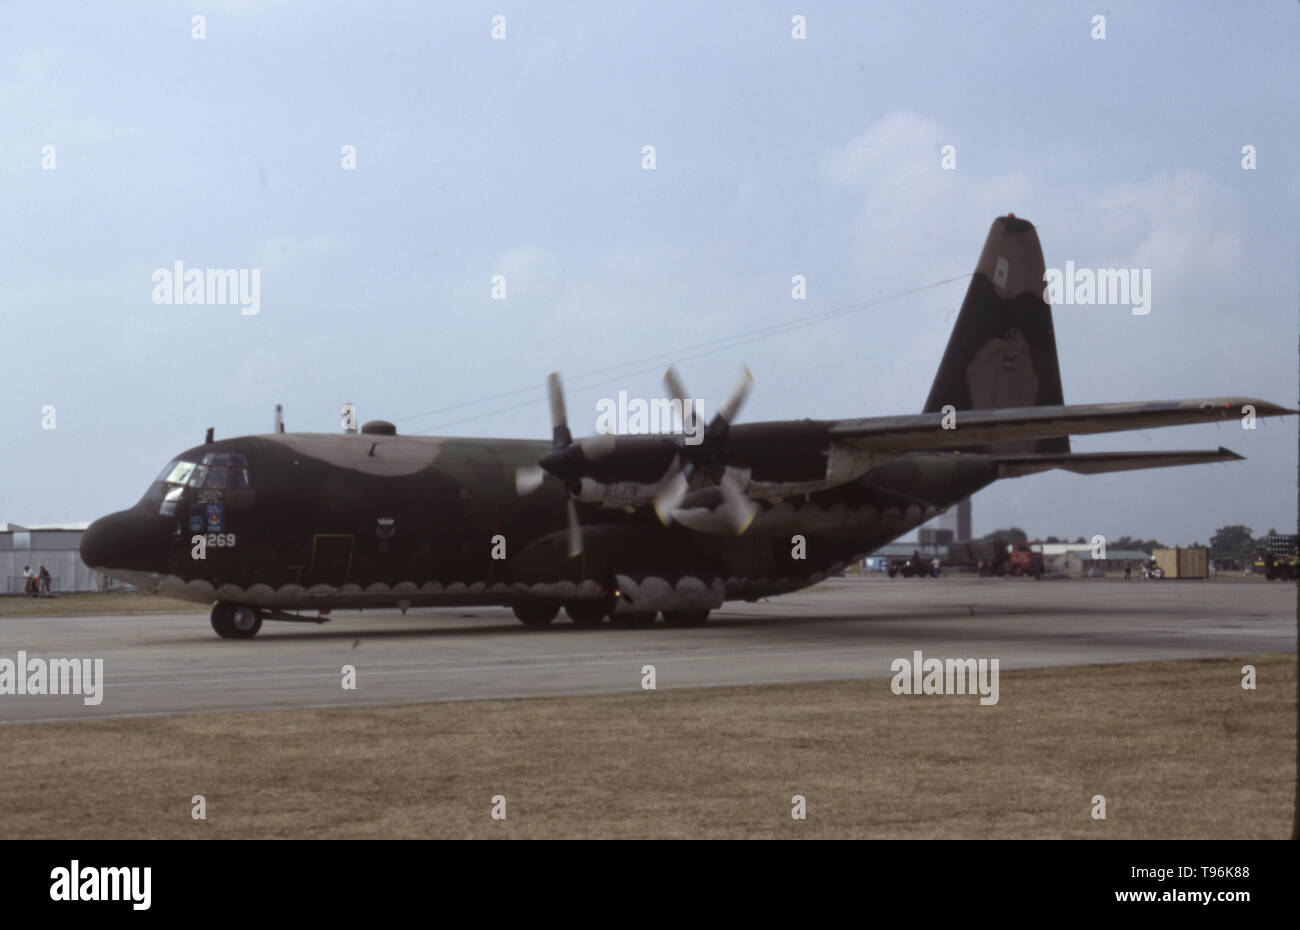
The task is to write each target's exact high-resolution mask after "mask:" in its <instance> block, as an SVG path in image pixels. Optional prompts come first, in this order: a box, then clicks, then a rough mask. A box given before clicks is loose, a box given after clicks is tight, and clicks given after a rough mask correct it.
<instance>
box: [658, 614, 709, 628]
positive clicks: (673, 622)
mask: <svg viewBox="0 0 1300 930" xmlns="http://www.w3.org/2000/svg"><path fill="white" fill-rule="evenodd" d="M708 622H709V612H708V611H707V610H665V611H664V623H666V624H668V625H669V626H671V627H677V628H681V627H694V626H704V624H706V623H708Z"/></svg>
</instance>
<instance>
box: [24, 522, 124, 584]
mask: <svg viewBox="0 0 1300 930" xmlns="http://www.w3.org/2000/svg"><path fill="white" fill-rule="evenodd" d="M89 525H90V524H89V523H51V524H46V525H44V526H22V525H20V524H18V523H5V524H3V525H0V594H22V593H23V566H25V565H30V566H31V568H32V570H33V571H36V570H37V569H39V567H40V566H42V565H44V566H45V569H46V571H48V572H49V573H50V592H51V593H53V594H72V593H76V592H83V591H109V590H121V589H123V588H125V587H127V586H126V585H124V584H123V583H122V582H120V581H116V580H114V579H111V578H109V577H107V576H106V575H101V574H100V573H99V572H95V571H91V570H90V569H89V568H87V567H86V565H85V563H84V562H82V561H81V553H80V551H79V550H80V547H81V536H82V534H83V533H85V531H86V527H87V526H89Z"/></svg>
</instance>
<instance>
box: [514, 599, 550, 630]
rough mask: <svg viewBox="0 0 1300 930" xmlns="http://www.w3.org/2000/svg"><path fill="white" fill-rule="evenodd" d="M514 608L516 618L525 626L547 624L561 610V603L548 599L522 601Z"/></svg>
mask: <svg viewBox="0 0 1300 930" xmlns="http://www.w3.org/2000/svg"><path fill="white" fill-rule="evenodd" d="M513 609H514V612H515V619H516V620H518V621H519V622H520V623H522V624H523V625H524V626H546V625H547V624H548V623H550V622H551V621H552V620H554V619H555V615H556V614H558V613H559V612H560V605H559V604H549V603H547V602H546V601H520V602H519V603H518V604H515V605H514V608H513Z"/></svg>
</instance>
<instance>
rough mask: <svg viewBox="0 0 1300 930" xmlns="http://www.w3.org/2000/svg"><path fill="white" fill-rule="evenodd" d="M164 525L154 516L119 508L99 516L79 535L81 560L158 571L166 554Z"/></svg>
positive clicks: (94, 565) (95, 565)
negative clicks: (106, 514)
mask: <svg viewBox="0 0 1300 930" xmlns="http://www.w3.org/2000/svg"><path fill="white" fill-rule="evenodd" d="M167 543H168V536H167V528H166V527H165V526H163V525H162V524H161V523H160V521H159V520H158V518H157V517H156V516H151V515H149V514H145V513H141V512H140V511H138V510H120V511H118V512H117V513H111V514H109V515H108V516H106V517H100V518H99V519H98V520H96V521H95V522H94V523H92V524H90V526H89V527H87V528H86V532H85V534H84V535H82V537H81V561H83V562H85V563H86V565H87V566H88V567H90V568H96V569H103V568H123V569H139V570H144V571H158V570H159V569H160V567H161V563H162V562H164V561H165V560H166V557H167Z"/></svg>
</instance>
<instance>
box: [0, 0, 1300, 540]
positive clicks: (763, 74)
mask: <svg viewBox="0 0 1300 930" xmlns="http://www.w3.org/2000/svg"><path fill="white" fill-rule="evenodd" d="M195 13H201V14H202V15H204V16H205V17H206V23H205V25H206V38H204V39H202V40H197V39H194V38H192V36H191V31H192V23H191V17H192V16H193V15H194V14H195ZM1097 13H1102V14H1104V15H1105V16H1106V33H1107V35H1106V38H1105V39H1104V40H1096V39H1093V38H1092V37H1091V35H1090V33H1091V31H1092V29H1093V26H1092V17H1093V16H1094V15H1095V14H1097ZM497 14H500V15H503V16H505V18H506V36H507V37H506V38H505V39H504V40H500V41H494V40H493V39H492V38H491V35H490V32H491V28H492V26H491V19H492V17H493V16H494V15H497ZM795 14H801V15H803V16H805V17H806V21H807V38H806V39H805V40H802V41H796V40H794V39H792V38H791V35H790V31H791V17H792V16H794V15H795ZM1298 19H1300V5H1297V4H1295V3H1284V2H1256V3H1243V4H1237V5H1234V6H1232V7H1231V8H1229V7H1226V6H1225V7H1222V8H1221V9H1217V10H1212V9H1210V8H1189V7H1188V6H1187V5H1184V4H1175V3H1143V4H1114V3H1112V4H1109V5H1108V6H1106V7H1104V8H1102V9H1097V8H1095V7H1093V6H1088V5H1084V4H1078V3H1061V4H1051V5H1046V4H1036V3H1025V4H1003V5H998V6H996V7H990V8H988V9H980V8H978V6H977V5H973V4H961V3H956V2H947V3H909V4H906V5H899V6H898V8H894V7H891V6H887V5H879V4H856V3H844V4H829V3H817V4H805V3H793V4H791V3H785V4H774V3H716V4H706V5H703V6H702V7H700V6H697V5H688V4H664V3H644V4H634V3H619V4H595V3H592V4H583V3H566V4H564V5H563V6H562V7H560V8H558V9H548V8H546V7H544V6H543V5H541V4H536V3H527V4H517V5H513V6H512V5H510V4H497V3H493V4H486V5H485V4H475V3H457V4H454V5H451V6H450V8H446V9H444V8H443V5H439V6H437V7H435V6H433V5H430V4H402V3H384V4H373V5H365V6H356V5H352V4H336V3H320V2H311V3H308V2H268V3H253V2H212V3H207V2H205V3H203V4H200V5H197V6H195V7H193V8H191V7H184V6H181V5H177V4H173V3H162V2H153V3H151V2H143V3H136V4H129V5H109V4H102V5H101V4H89V3H87V4H60V3H48V2H38V3H23V2H16V3H15V2H9V3H6V4H5V5H3V6H2V7H0V190H2V191H3V195H0V196H2V197H3V200H2V201H0V202H2V203H3V206H4V210H3V220H4V221H3V223H2V224H0V274H2V275H3V288H0V323H3V331H4V333H5V337H6V338H5V345H6V348H7V350H8V351H6V353H5V362H6V365H5V367H6V379H5V380H6V385H5V403H4V404H3V407H2V408H0V409H2V410H3V413H2V414H0V416H2V417H3V420H2V421H0V427H2V428H0V462H3V465H2V466H0V476H2V478H3V480H0V522H6V521H11V522H17V523H41V522H55V521H73V520H89V519H93V518H94V517H96V516H99V515H101V514H103V513H105V512H107V511H109V510H114V509H118V508H120V507H122V506H126V505H128V504H130V503H131V502H133V501H134V500H135V499H136V498H137V497H138V496H139V494H140V493H141V491H142V490H143V489H144V487H145V485H146V484H147V483H148V481H149V480H150V479H151V478H152V477H153V476H154V475H155V474H156V472H157V471H158V469H159V468H160V467H161V466H162V465H163V463H165V462H166V461H167V460H168V458H169V457H171V455H172V454H173V453H175V452H176V451H178V450H180V449H183V448H186V447H188V446H191V445H194V444H196V443H198V442H200V441H201V440H202V436H203V431H204V429H205V428H206V427H208V426H210V425H211V426H214V427H215V429H216V433H217V435H218V436H231V435H240V434H247V433H258V432H265V431H267V430H269V428H270V424H271V420H272V411H273V408H274V405H275V404H276V403H282V404H284V406H285V415H286V420H287V422H288V426H289V428H290V429H297V430H320V431H327V430H334V429H337V428H338V408H339V407H340V406H341V404H342V403H344V402H345V401H351V402H354V403H355V404H356V405H357V408H358V411H359V414H360V417H361V419H363V420H364V419H371V418H380V417H382V418H385V419H390V420H394V421H396V422H397V423H398V426H399V429H401V430H402V431H403V432H414V431H424V430H435V431H437V432H448V433H451V434H458V435H472V436H532V437H539V438H540V437H544V436H546V435H547V434H548V432H549V420H548V416H547V413H546V409H545V403H544V399H543V397H544V395H543V392H542V384H543V381H544V379H545V377H546V374H547V373H548V372H549V371H552V370H555V369H559V370H560V371H561V372H563V373H565V374H566V375H568V376H569V378H568V380H569V382H570V391H569V398H568V401H569V409H570V419H571V421H572V423H573V425H574V428H575V432H590V431H592V429H593V428H594V423H595V416H596V410H595V405H596V402H597V401H598V400H599V399H600V398H602V397H615V396H617V392H618V391H619V390H627V391H628V392H629V394H631V395H632V396H642V397H650V396H659V395H660V394H661V393H662V388H661V386H660V383H659V373H658V371H657V370H656V371H655V372H645V373H640V374H632V375H627V374H626V373H624V374H619V373H615V375H614V376H612V377H611V378H608V379H606V380H604V381H603V382H602V383H599V384H594V385H592V386H590V387H583V384H584V382H583V381H582V380H581V379H580V378H578V377H577V376H578V375H579V374H581V373H583V372H587V371H592V370H595V369H600V368H605V367H607V366H613V365H618V364H621V363H624V362H635V361H637V360H639V359H643V358H646V357H648V356H657V355H660V354H661V353H662V354H664V356H665V358H667V357H670V356H672V355H673V354H674V353H680V355H679V356H678V357H687V356H689V355H691V354H693V353H690V352H687V351H684V350H686V349H688V348H689V347H691V346H695V345H698V344H700V343H704V342H707V341H709V340H715V339H723V338H727V337H731V336H740V335H742V334H744V333H748V332H751V331H753V330H755V329H757V328H761V327H764V326H769V325H773V324H777V323H782V322H785V321H789V320H798V319H800V318H803V317H815V316H817V315H818V314H821V313H825V312H827V311H829V310H833V309H835V308H836V307H839V306H845V305H850V304H856V303H860V302H863V301H868V300H872V299H875V298H879V297H882V296H885V295H889V294H894V293H897V292H899V291H903V290H907V289H911V288H916V287H919V286H921V285H927V284H931V283H933V282H937V281H941V280H944V279H947V278H951V277H953V276H956V275H963V274H967V273H969V272H970V271H971V270H972V268H973V267H974V264H975V260H976V259H977V257H978V255H979V250H980V247H981V245H982V243H983V240H984V237H985V235H986V233H987V231H988V226H989V223H990V222H991V221H992V219H993V218H994V217H995V216H997V215H999V214H1002V213H1006V212H1008V211H1011V212H1014V213H1016V214H1017V215H1018V216H1024V217H1026V218H1028V219H1030V220H1032V221H1033V222H1034V223H1035V224H1036V225H1037V226H1038V228H1039V234H1040V238H1041V239H1042V242H1043V247H1044V252H1045V255H1046V259H1047V264H1048V266H1049V267H1051V266H1056V267H1059V266H1063V265H1064V263H1065V262H1066V261H1067V260H1070V261H1074V262H1075V263H1076V265H1078V266H1081V267H1083V266H1088V267H1097V266H1114V267H1124V268H1127V267H1138V266H1140V267H1149V268H1150V269H1151V270H1152V276H1153V282H1154V284H1153V291H1154V293H1153V297H1152V310H1151V313H1150V315H1148V316H1144V317H1138V316H1133V315H1132V314H1131V313H1130V311H1129V310H1128V309H1127V308H1126V307H1078V306H1073V307H1064V306H1062V307H1058V308H1056V310H1055V311H1054V319H1055V326H1056V333H1057V342H1058V347H1059V352H1060V357H1061V371H1062V377H1063V381H1064V388H1065V398H1066V402H1067V403H1071V402H1073V403H1084V402H1092V401H1118V400H1146V399H1163V398H1176V397H1196V396H1202V395H1208V396H1213V395H1223V394H1242V395H1251V396H1258V397H1262V398H1265V399H1268V400H1272V401H1275V402H1279V403H1283V404H1287V405H1291V406H1294V405H1295V402H1296V394H1297V354H1296V347H1297V336H1298V335H1300V334H1298V333H1297V322H1298V316H1297V295H1298V294H1300V290H1298V285H1300V230H1298V220H1297V217H1300V160H1298V159H1297V151H1300V139H1298V138H1297V134H1298V131H1297V126H1296V114H1297V113H1300V106H1297V104H1298V103H1300V100H1298V99H1297V98H1300V89H1298V88H1300V80H1297V78H1298V77H1300V74H1298V73H1297V72H1298V71H1300V68H1298V67H1297V65H1296V56H1295V53H1294V51H1295V48H1296V47H1297V25H1298V24H1300V23H1298ZM647 144H649V145H654V146H655V149H656V168H655V170H654V171H645V170H642V167H641V162H642V155H641V151H642V146H643V145H647ZM1248 144H1249V145H1254V146H1255V148H1256V152H1257V168H1256V169H1255V170H1252V171H1247V170H1243V169H1242V167H1241V160H1242V155H1241V149H1242V146H1243V145H1248ZM46 145H53V146H55V152H56V167H55V169H54V170H43V169H42V166H41V160H42V147H43V146H46ZM344 145H353V146H355V147H356V165H357V167H356V170H353V171H348V170H343V168H342V167H341V164H340V161H341V156H340V150H341V148H342V147H343V146H344ZM944 145H953V146H955V147H956V158H957V167H956V169H955V170H951V171H946V170H944V169H943V168H942V167H941V165H940V156H939V152H940V149H941V147H942V146H944ZM176 260H181V261H184V262H185V263H186V265H187V266H192V267H248V268H252V267H255V268H260V269H261V310H260V312H259V313H258V314H257V315H255V316H246V315H242V314H241V313H240V312H239V308H238V307H233V306H185V305H180V306H167V305H163V306H159V305H155V304H154V303H153V302H152V300H151V293H152V288H153V284H152V280H151V275H152V272H153V270H154V269H155V268H160V267H170V266H171V265H172V263H173V262H174V261H176ZM498 274H501V275H505V277H506V281H507V295H508V299H506V300H504V301H501V300H492V299H491V279H492V276H493V275H498ZM794 274H803V275H804V276H806V278H807V281H808V298H807V300H806V301H802V302H796V301H793V300H791V297H790V279H791V277H792V275H794ZM964 291H965V282H964V281H958V282H955V283H951V284H948V285H944V286H938V287H934V288H931V289H928V290H925V291H923V292H921V293H919V294H916V295H913V296H910V297H906V298H901V299H897V300H893V301H890V302H887V303H883V304H879V305H877V306H873V307H869V308H867V309H864V310H862V311H860V312H857V313H854V314H850V315H847V316H844V317H842V318H840V319H838V320H836V321H835V322H831V323H820V324H815V325H808V326H807V327H799V328H796V329H793V330H791V331H790V332H787V333H785V334H784V335H782V336H780V337H779V338H773V339H766V340H760V341H756V342H751V343H749V344H745V345H741V346H738V347H735V348H730V349H728V350H726V351H722V352H718V353H715V354H712V355H710V356H708V357H706V358H698V359H690V360H687V361H684V362H682V363H681V365H680V370H681V373H682V375H683V377H684V379H685V380H686V383H687V384H688V385H689V386H690V388H691V389H692V390H693V391H694V392H695V393H697V394H698V395H700V396H701V397H702V398H704V400H705V403H706V405H708V404H710V402H715V403H716V401H717V399H720V398H721V397H722V395H723V394H725V393H726V391H727V390H728V388H729V387H730V385H731V384H732V382H733V381H734V379H735V377H736V375H737V372H738V371H739V370H740V367H741V365H742V364H748V365H749V367H750V369H751V370H752V371H753V373H754V376H755V379H756V388H755V390H754V392H753V394H752V395H751V398H750V400H749V403H748V405H747V406H746V408H745V411H744V414H743V416H744V418H745V419H748V420H766V419H781V418H795V417H816V418H830V417H852V416H870V415H878V414H879V415H884V414H892V413H904V412H915V411H918V410H919V409H920V407H921V404H922V403H923V401H924V399H925V396H926V393H927V391H928V389H929V386H930V381H931V379H932V378H933V375H934V371H935V369H936V367H937V365H938V361H939V357H940V355H941V354H942V351H943V347H944V345H945V343H946V341H947V338H948V333H949V330H950V328H951V326H952V322H953V319H954V318H955V311H956V308H957V307H958V306H959V304H960V301H961V298H962V296H963V294H964ZM645 367H652V366H650V365H645V366H630V367H629V369H628V370H632V371H637V370H638V369H639V368H645ZM595 380H598V379H588V382H592V381H595ZM516 388H530V389H533V390H531V391H530V393H527V394H522V395H518V396H517V397H512V398H509V399H506V400H504V401H495V402H489V403H483V404H478V405H476V406H470V407H465V408H461V409H457V410H454V411H446V412H442V413H438V414H433V415H429V416H416V415H417V414H422V413H425V412H427V411H433V410H438V409H439V408H443V407H448V406H451V405H457V404H462V403H465V402H472V401H476V400H479V399H481V398H485V397H488V396H490V395H494V394H498V393H501V392H504V391H510V390H513V389H516ZM521 403H522V404H524V405H523V406H517V407H516V405H518V404H521ZM47 404H53V405H54V406H55V410H56V417H57V420H56V422H57V427H56V428H55V429H53V430H48V429H42V416H41V409H42V407H43V406H44V405H47ZM506 407H516V409H510V410H504V409H503V408H506ZM494 411H495V412H494ZM485 414H486V415H485ZM469 416H474V417H476V418H475V419H472V420H469V421H467V422H453V421H459V420H461V419H463V418H465V417H469ZM446 424H451V425H449V426H447V427H446V429H445V430H443V429H435V428H437V427H442V426H444V425H446ZM1296 428H1297V426H1296V422H1295V420H1294V419H1292V420H1287V421H1272V422H1261V423H1260V424H1259V428H1258V429H1256V430H1254V431H1245V430H1242V429H1240V428H1239V426H1238V425H1237V424H1235V423H1228V424H1225V425H1221V426H1217V427H1216V426H1200V427H1184V428H1180V429H1174V430H1158V431H1150V432H1145V433H1135V434H1128V435H1114V436H1108V437H1095V438H1087V439H1082V440H1076V442H1075V448H1076V449H1078V450H1081V451H1091V450H1101V449H1136V450H1148V449H1151V450H1154V449H1175V448H1214V447H1216V446H1219V445H1224V446H1227V447H1229V448H1231V449H1233V450H1235V451H1237V452H1239V453H1241V454H1243V455H1245V456H1247V458H1248V461H1246V462H1243V463H1237V464H1234V465H1224V466H1203V467H1197V468H1187V469H1173V470H1165V471H1158V472H1149V473H1135V474H1129V475H1116V476H1106V477H1093V478H1084V477H1078V476H1071V475H1057V474H1049V475H1044V476H1037V477H1033V478H1026V479H1019V480H1016V481H1008V482H1004V483H1002V484H1000V485H997V486H995V487H993V488H991V489H989V490H986V491H984V492H982V493H981V494H980V495H979V496H978V497H977V498H976V501H975V511H974V515H975V528H976V530H977V532H986V531H988V530H991V529H993V528H995V527H996V526H1004V525H1010V524H1017V525H1020V526H1023V527H1024V528H1025V529H1027V530H1028V531H1029V532H1030V533H1034V534H1043V535H1046V534H1057V535H1062V534H1068V535H1069V536H1071V537H1074V536H1079V535H1082V536H1088V537H1091V536H1092V535H1093V534H1094V533H1103V534H1106V535H1112V536H1119V535H1125V534H1128V535H1135V536H1139V535H1140V536H1144V537H1151V536H1156V537H1159V538H1161V539H1162V540H1165V541H1167V542H1181V543H1190V542H1192V541H1193V540H1195V539H1199V540H1200V541H1205V540H1206V539H1207V538H1208V537H1209V535H1210V534H1211V533H1212V532H1213V530H1214V529H1215V528H1216V527H1218V526H1221V525H1223V524H1226V523H1238V522H1244V523H1247V524H1249V525H1251V526H1252V527H1253V528H1254V529H1255V530H1256V532H1261V533H1262V532H1263V531H1265V530H1267V529H1268V528H1269V527H1271V526H1276V527H1277V528H1278V529H1283V528H1284V527H1285V526H1288V525H1290V524H1291V517H1292V515H1294V514H1295V512H1296V490H1297V488H1296V464H1297V463H1296Z"/></svg>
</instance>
